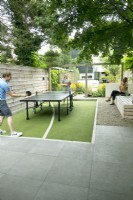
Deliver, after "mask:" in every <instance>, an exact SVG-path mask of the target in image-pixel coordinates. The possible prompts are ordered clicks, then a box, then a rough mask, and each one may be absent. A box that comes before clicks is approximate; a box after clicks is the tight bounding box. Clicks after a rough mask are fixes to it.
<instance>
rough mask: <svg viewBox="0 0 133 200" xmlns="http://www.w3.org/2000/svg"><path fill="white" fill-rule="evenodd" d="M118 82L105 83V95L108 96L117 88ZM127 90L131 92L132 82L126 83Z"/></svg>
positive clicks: (132, 90)
mask: <svg viewBox="0 0 133 200" xmlns="http://www.w3.org/2000/svg"><path fill="white" fill-rule="evenodd" d="M119 85H120V83H106V88H105V97H109V96H110V94H111V92H112V91H113V90H119ZM128 92H129V93H130V94H133V83H129V84H128Z"/></svg>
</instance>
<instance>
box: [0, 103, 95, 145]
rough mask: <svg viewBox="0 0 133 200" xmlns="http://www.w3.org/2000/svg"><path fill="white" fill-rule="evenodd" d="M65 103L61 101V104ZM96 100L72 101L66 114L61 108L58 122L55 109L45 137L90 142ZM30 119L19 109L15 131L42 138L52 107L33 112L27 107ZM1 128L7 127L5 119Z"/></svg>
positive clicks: (25, 135)
mask: <svg viewBox="0 0 133 200" xmlns="http://www.w3.org/2000/svg"><path fill="white" fill-rule="evenodd" d="M65 105H66V104H64V103H62V104H61V106H65ZM95 109H96V101H74V109H73V111H69V115H67V114H66V108H62V109H61V121H60V122H58V116H57V109H56V115H55V120H54V124H53V126H52V129H51V130H50V132H49V134H48V136H47V138H49V139H59V140H70V141H83V142H90V141H91V137H92V132H93V125H94V117H95ZM29 114H30V120H26V112H25V110H24V111H21V112H19V113H16V114H14V116H13V119H14V126H15V130H16V131H21V132H23V136H24V137H36V138H42V137H43V135H44V133H45V131H46V129H47V128H48V126H49V123H50V120H51V117H52V109H49V108H45V107H44V110H42V111H41V110H40V109H39V108H38V109H37V113H36V114H34V113H33V112H32V109H29ZM2 129H5V130H6V131H7V135H9V128H8V126H7V122H6V119H5V121H4V123H3V125H2Z"/></svg>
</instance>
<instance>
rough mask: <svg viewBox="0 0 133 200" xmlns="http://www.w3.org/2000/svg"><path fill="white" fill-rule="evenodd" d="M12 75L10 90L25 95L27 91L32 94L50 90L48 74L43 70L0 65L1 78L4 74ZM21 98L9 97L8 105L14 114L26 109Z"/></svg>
mask: <svg viewBox="0 0 133 200" xmlns="http://www.w3.org/2000/svg"><path fill="white" fill-rule="evenodd" d="M7 71H9V72H11V73H12V80H11V81H10V84H9V85H10V88H11V90H13V91H14V92H16V93H25V92H26V91H27V90H29V91H31V92H32V94H35V93H36V91H38V92H42V91H43V92H45V91H47V90H48V81H49V80H48V79H49V78H48V72H47V71H46V70H43V69H37V68H33V67H24V66H17V65H8V64H0V76H1V75H2V74H3V73H4V72H7ZM20 99H22V97H21V98H12V97H10V96H8V95H7V103H8V105H9V107H10V108H11V110H12V112H16V111H18V110H21V109H23V108H25V103H22V102H20Z"/></svg>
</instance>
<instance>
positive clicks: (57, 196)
mask: <svg viewBox="0 0 133 200" xmlns="http://www.w3.org/2000/svg"><path fill="white" fill-rule="evenodd" d="M87 196H88V188H82V187H74V186H69V185H64V184H58V183H47V182H44V183H43V185H42V187H41V189H40V190H39V192H38V194H37V196H36V198H35V199H34V200H87Z"/></svg>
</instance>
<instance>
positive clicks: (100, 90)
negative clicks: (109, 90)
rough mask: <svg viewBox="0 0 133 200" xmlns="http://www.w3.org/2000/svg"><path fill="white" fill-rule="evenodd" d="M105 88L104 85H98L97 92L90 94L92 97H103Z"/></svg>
mask: <svg viewBox="0 0 133 200" xmlns="http://www.w3.org/2000/svg"><path fill="white" fill-rule="evenodd" d="M105 87H106V84H105V83H102V84H100V85H99V86H98V88H97V91H93V92H92V94H91V95H92V97H105Z"/></svg>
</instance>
